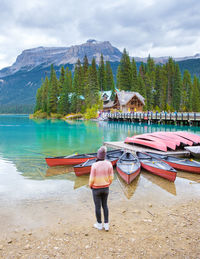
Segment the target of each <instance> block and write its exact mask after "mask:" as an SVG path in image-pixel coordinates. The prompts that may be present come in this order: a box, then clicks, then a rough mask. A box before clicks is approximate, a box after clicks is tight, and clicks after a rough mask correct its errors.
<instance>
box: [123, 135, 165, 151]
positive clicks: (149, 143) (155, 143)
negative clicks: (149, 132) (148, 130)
mask: <svg viewBox="0 0 200 259" xmlns="http://www.w3.org/2000/svg"><path fill="white" fill-rule="evenodd" d="M124 142H125V143H128V144H130V143H132V144H138V145H142V146H147V147H151V148H154V149H158V150H161V151H164V152H166V151H167V146H166V145H165V144H164V143H162V142H159V141H155V140H150V139H149V140H147V139H142V136H141V137H140V138H138V137H137V138H135V137H127V138H126V139H125V141H124Z"/></svg>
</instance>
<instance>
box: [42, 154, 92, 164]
mask: <svg viewBox="0 0 200 259" xmlns="http://www.w3.org/2000/svg"><path fill="white" fill-rule="evenodd" d="M94 158H95V156H94V157H90V158H88V157H84V158H53V157H52V158H51V157H50V158H45V160H46V163H47V165H48V166H59V165H78V164H81V163H84V162H86V161H87V160H88V159H94Z"/></svg>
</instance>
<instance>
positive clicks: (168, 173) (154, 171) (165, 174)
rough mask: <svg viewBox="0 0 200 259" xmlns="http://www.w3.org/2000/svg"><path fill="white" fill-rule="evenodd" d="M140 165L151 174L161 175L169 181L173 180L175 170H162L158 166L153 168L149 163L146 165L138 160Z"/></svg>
mask: <svg viewBox="0 0 200 259" xmlns="http://www.w3.org/2000/svg"><path fill="white" fill-rule="evenodd" d="M140 163H141V165H142V167H143V168H144V169H145V170H147V171H149V172H151V173H152V174H155V175H158V176H160V177H163V178H165V179H167V180H169V181H171V182H174V181H175V179H176V172H172V171H168V170H162V169H160V168H155V167H152V166H149V165H146V164H144V163H142V161H140Z"/></svg>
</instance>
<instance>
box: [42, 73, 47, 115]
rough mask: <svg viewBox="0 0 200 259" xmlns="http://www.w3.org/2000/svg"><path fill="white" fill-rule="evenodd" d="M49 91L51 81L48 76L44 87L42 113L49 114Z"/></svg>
mask: <svg viewBox="0 0 200 259" xmlns="http://www.w3.org/2000/svg"><path fill="white" fill-rule="evenodd" d="M48 89H49V79H48V77H47V76H46V77H45V81H44V84H43V86H42V111H43V112H47V103H48Z"/></svg>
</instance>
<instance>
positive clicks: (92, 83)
mask: <svg viewBox="0 0 200 259" xmlns="http://www.w3.org/2000/svg"><path fill="white" fill-rule="evenodd" d="M88 92H89V94H88ZM86 95H87V98H88V99H87V101H88V102H87V105H88V107H92V106H93V105H94V104H97V103H98V102H99V85H98V78H97V69H96V62H95V59H94V58H93V59H92V64H91V66H90V67H89V74H88V91H87V94H86Z"/></svg>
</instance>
